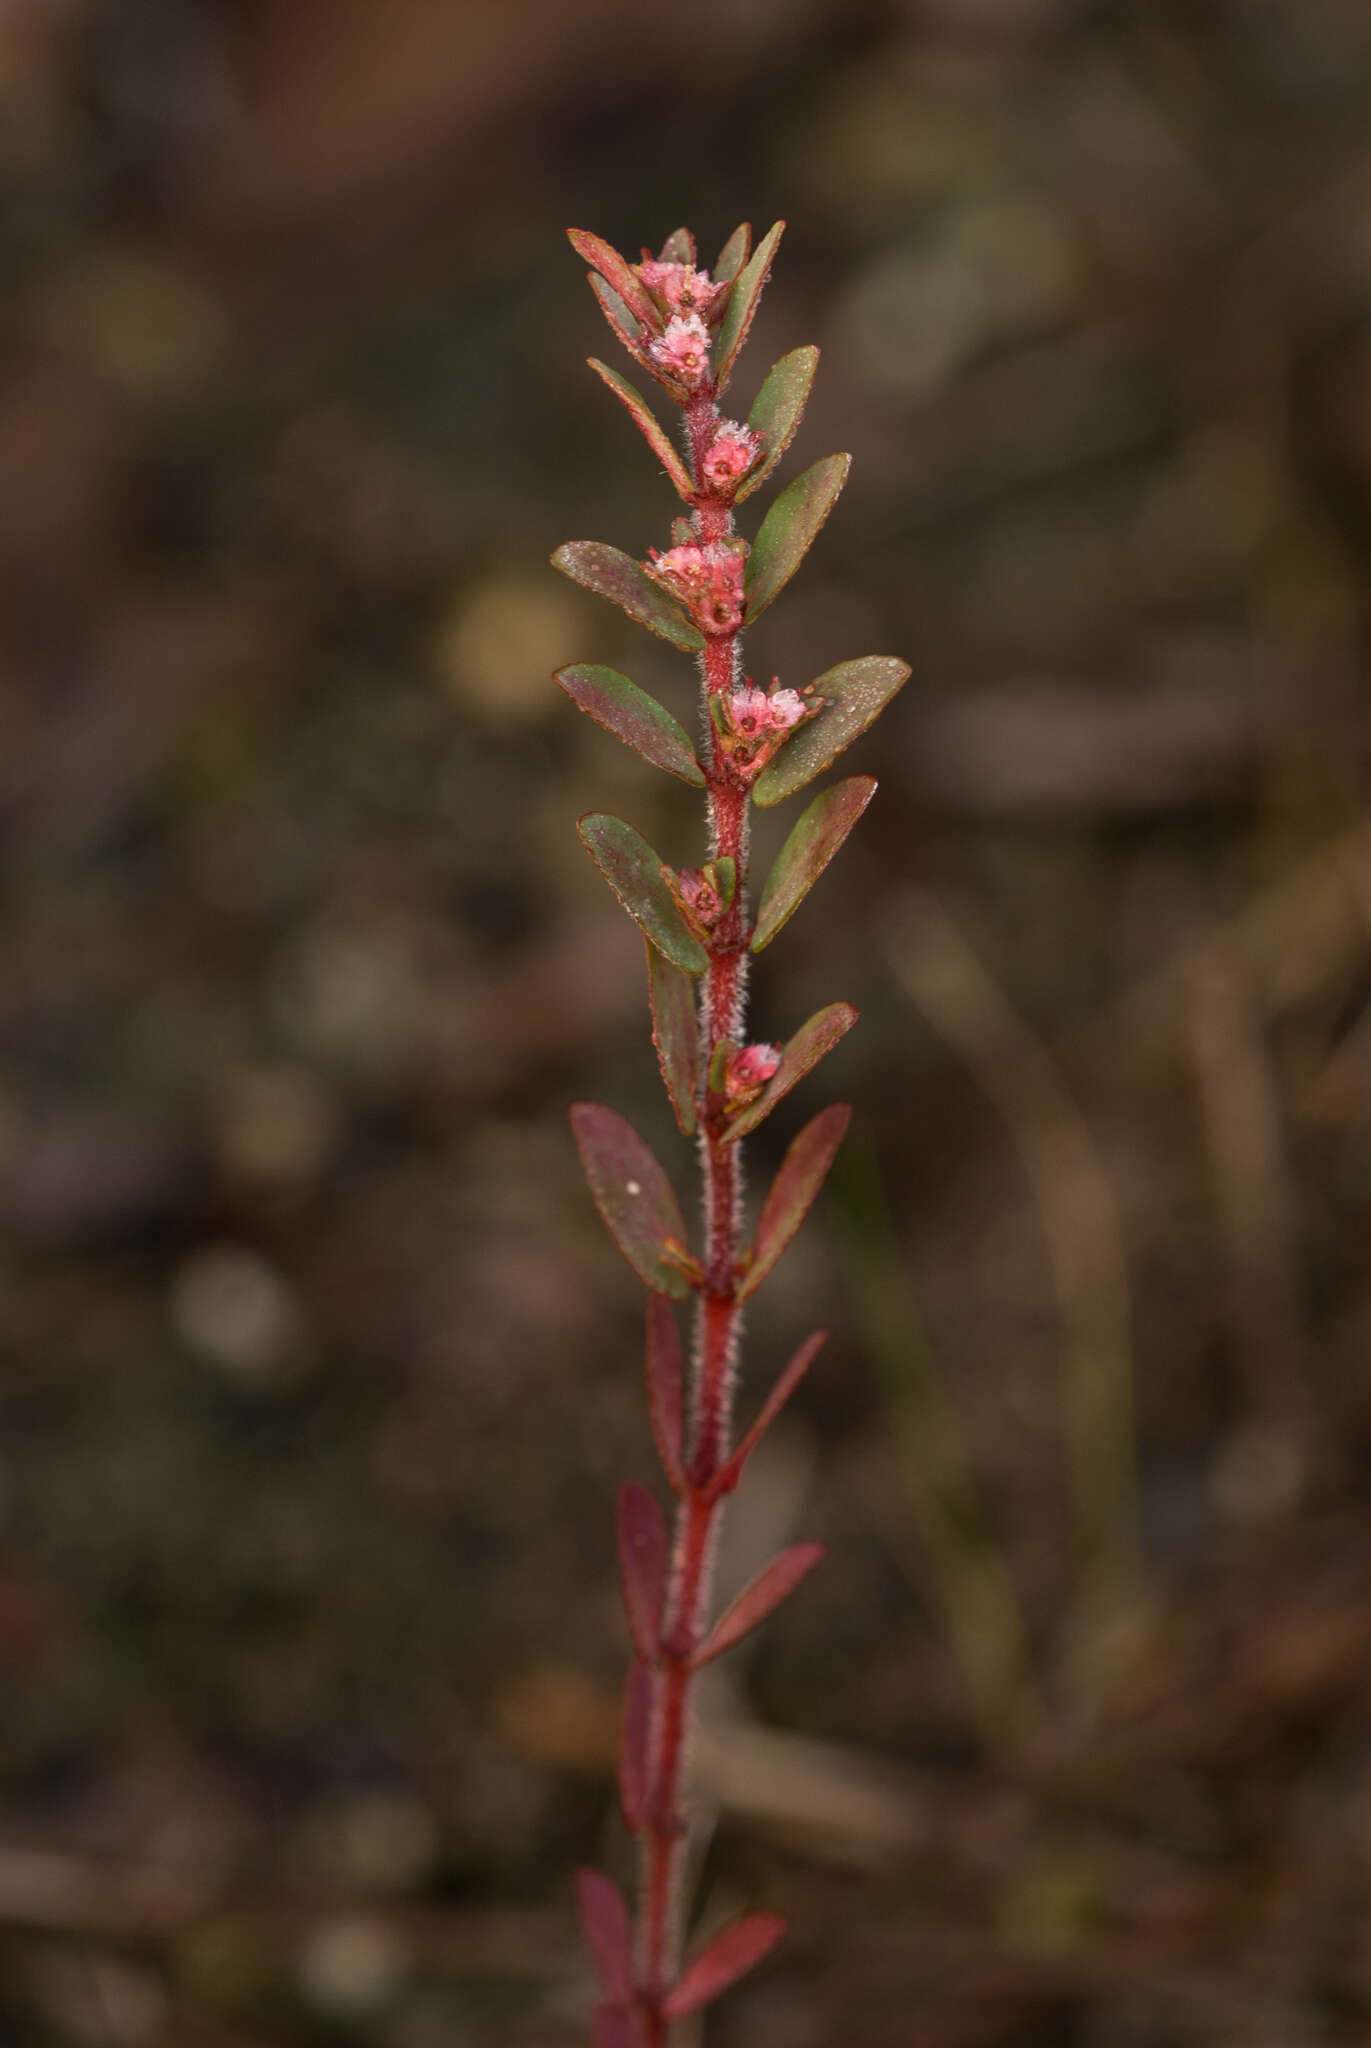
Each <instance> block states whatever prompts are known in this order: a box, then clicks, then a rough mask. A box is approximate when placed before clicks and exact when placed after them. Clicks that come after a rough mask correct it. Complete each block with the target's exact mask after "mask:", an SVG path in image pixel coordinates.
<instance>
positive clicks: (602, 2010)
mask: <svg viewBox="0 0 1371 2048" xmlns="http://www.w3.org/2000/svg"><path fill="white" fill-rule="evenodd" d="M591 2026H592V2031H593V2034H594V2048H642V2042H643V2034H642V2029H641V2027H640V2026H639V2024H638V2015H637V2014H636V2013H635V2012H634V2011H633V2009H632V2007H631V2006H627V2005H617V2004H612V2005H611V2004H605V2005H597V2006H596V2008H595V2014H594V2018H593V2020H592V2022H591Z"/></svg>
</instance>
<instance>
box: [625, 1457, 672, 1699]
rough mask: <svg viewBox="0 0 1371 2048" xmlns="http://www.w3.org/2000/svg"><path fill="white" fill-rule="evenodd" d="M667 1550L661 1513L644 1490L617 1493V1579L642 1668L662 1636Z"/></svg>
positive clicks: (635, 1488) (630, 1485) (629, 1487)
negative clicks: (619, 1582) (618, 1577)
mask: <svg viewBox="0 0 1371 2048" xmlns="http://www.w3.org/2000/svg"><path fill="white" fill-rule="evenodd" d="M668 1548H669V1545H668V1539H667V1533H666V1523H665V1522H664V1521H663V1519H662V1511H661V1509H660V1508H659V1507H658V1505H657V1503H656V1501H655V1500H654V1499H653V1498H652V1495H651V1494H650V1493H649V1492H648V1490H647V1488H646V1487H645V1486H637V1485H635V1484H634V1482H633V1481H632V1480H630V1481H629V1483H628V1484H627V1486H621V1487H620V1489H619V1576H620V1579H621V1580H622V1583H623V1592H624V1611H625V1613H626V1614H627V1615H628V1632H629V1634H630V1635H631V1636H632V1638H633V1647H634V1649H635V1650H636V1651H637V1653H638V1655H639V1657H640V1658H641V1659H642V1661H643V1663H644V1664H650V1663H651V1662H652V1660H653V1659H654V1657H655V1656H656V1655H657V1649H658V1644H659V1641H660V1638H661V1632H662V1597H663V1595H664V1593H665V1591H666V1561H667V1550H668Z"/></svg>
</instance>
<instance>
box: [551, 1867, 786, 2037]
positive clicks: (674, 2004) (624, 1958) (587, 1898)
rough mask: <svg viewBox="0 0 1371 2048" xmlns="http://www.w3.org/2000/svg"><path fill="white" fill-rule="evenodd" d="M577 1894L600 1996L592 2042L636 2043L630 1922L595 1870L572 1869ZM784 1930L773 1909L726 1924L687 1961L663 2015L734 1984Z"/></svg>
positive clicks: (681, 2014)
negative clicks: (772, 1911)
mask: <svg viewBox="0 0 1371 2048" xmlns="http://www.w3.org/2000/svg"><path fill="white" fill-rule="evenodd" d="M576 1895H577V1902H578V1904H579V1906H580V1911H581V1925H582V1927H583V1928H584V1930H585V1937H586V1945H587V1947H588V1948H589V1950H590V1953H591V1957H592V1960H593V1961H594V1964H595V1974H596V1976H597V1977H598V1978H599V1980H600V1987H601V1989H602V1990H603V1992H604V1994H605V1996H604V2002H603V2003H602V2004H601V2005H599V2006H598V2007H597V2008H596V2013H595V2042H596V2048H639V2044H640V2042H641V2039H642V2035H641V2032H640V2030H639V2026H638V2019H637V2014H636V2011H635V1994H634V1988H633V1928H632V1922H631V1920H630V1918H629V1911H628V1907H627V1905H626V1903H625V1901H624V1896H623V1893H622V1892H621V1891H620V1890H619V1887H618V1886H617V1885H616V1884H615V1883H614V1882H613V1880H612V1879H611V1878H608V1877H606V1876H604V1874H603V1873H602V1872H601V1871H598V1870H581V1871H578V1872H577V1874H576ZM784 1932H785V1922H784V1920H782V1919H781V1917H780V1915H779V1914H777V1913H749V1914H747V1915H745V1917H744V1918H743V1919H741V1920H735V1921H734V1923H733V1925H732V1926H731V1927H725V1928H724V1929H723V1931H722V1932H721V1933H719V1934H716V1935H715V1937H714V1939H713V1940H712V1941H710V1942H708V1943H707V1944H706V1945H705V1947H704V1948H703V1949H701V1951H700V1953H699V1954H698V1955H697V1956H696V1957H695V1958H694V1960H693V1961H691V1962H689V1963H687V1965H686V1967H685V1969H684V1970H683V1971H682V1973H681V1975H680V1976H679V1977H678V1978H677V1980H676V1982H675V1984H674V1985H673V1986H672V1988H671V1990H670V1991H669V1992H668V1993H667V1995H666V1998H665V1999H664V2000H663V2002H662V2014H663V2017H664V2018H665V2019H667V2020H680V2019H685V2018H686V2017H687V2015H688V2014H690V2013H692V2012H698V2011H699V2010H700V2009H701V2007H702V2006H706V2005H709V2004H711V2003H712V2002H713V2000H714V1999H716V1998H717V1997H718V1996H719V1994H720V1993H721V1992H723V1991H726V1990H727V1989H728V1987H729V1985H730V1984H736V1983H737V1981H738V1979H739V1978H740V1977H742V1976H744V1975H745V1974H746V1973H747V1971H749V1970H751V1969H753V1968H754V1967H755V1966H756V1965H757V1964H758V1963H759V1962H761V1960H762V1958H763V1957H764V1956H765V1955H768V1954H769V1953H770V1951H771V1950H772V1949H773V1948H774V1947H775V1946H776V1943H777V1942H778V1941H779V1940H780V1938H781V1936H782V1935H783V1934H784Z"/></svg>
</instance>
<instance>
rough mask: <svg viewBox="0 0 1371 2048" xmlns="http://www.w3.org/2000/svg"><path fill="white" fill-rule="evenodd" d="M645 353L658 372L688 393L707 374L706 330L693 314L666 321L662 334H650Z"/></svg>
mask: <svg viewBox="0 0 1371 2048" xmlns="http://www.w3.org/2000/svg"><path fill="white" fill-rule="evenodd" d="M647 352H648V354H649V355H650V356H651V358H652V360H653V362H654V363H656V365H657V367H658V369H660V370H666V371H667V372H668V373H669V375H671V376H673V377H676V378H678V379H679V381H680V382H681V383H682V384H684V385H685V387H686V389H687V390H688V391H694V390H695V389H697V387H698V386H699V385H701V384H703V382H704V380H705V378H706V377H707V376H708V375H709V329H708V328H707V327H706V326H705V323H704V321H703V320H701V319H700V318H699V316H698V315H697V314H695V313H689V314H687V315H686V316H685V317H684V318H682V317H681V316H680V315H679V314H678V315H677V316H676V317H675V318H674V319H671V320H668V321H667V323H666V333H665V334H660V335H654V336H653V337H652V338H651V339H650V340H649V342H648V344H647Z"/></svg>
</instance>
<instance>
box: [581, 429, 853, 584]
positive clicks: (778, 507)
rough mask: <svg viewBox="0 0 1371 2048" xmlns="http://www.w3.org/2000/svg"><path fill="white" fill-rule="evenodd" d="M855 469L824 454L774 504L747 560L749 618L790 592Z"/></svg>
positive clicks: (846, 461) (849, 461)
mask: <svg viewBox="0 0 1371 2048" xmlns="http://www.w3.org/2000/svg"><path fill="white" fill-rule="evenodd" d="M851 467H852V457H851V456H850V455H825V457H824V458H823V461H822V462H816V463H815V464H814V465H813V467H812V468H810V469H807V470H805V471H804V472H803V474H802V475H800V476H797V477H796V479H795V481H794V483H793V484H787V485H786V487H785V489H784V490H783V491H782V492H781V495H780V497H779V498H777V499H776V500H775V501H774V503H773V504H772V506H771V508H770V510H769V511H768V512H767V515H766V518H765V519H764V520H763V521H762V524H761V527H760V529H759V531H758V534H757V538H756V540H754V541H753V543H752V552H751V554H750V555H749V556H748V558H747V575H746V583H747V616H748V619H749V620H752V619H755V618H758V617H759V616H760V615H761V613H762V612H764V611H765V610H766V608H767V606H768V605H769V604H770V603H771V601H772V599H773V598H775V597H778V596H779V595H780V593H781V591H783V590H784V589H785V586H786V584H787V583H789V581H790V579H791V577H792V576H793V575H794V574H795V571H796V570H797V569H798V568H799V566H800V564H801V562H802V561H803V560H804V558H805V556H806V555H807V554H808V553H809V550H810V549H811V548H812V547H813V545H814V542H815V540H816V539H817V538H818V535H819V531H820V529H821V527H822V526H823V523H824V521H825V520H826V519H827V517H828V515H829V513H830V512H831V511H832V510H833V507H834V504H835V502H836V500H837V496H838V493H839V491H840V490H841V489H842V487H843V485H844V484H845V483H846V482H847V472H848V470H849V469H850V468H851ZM553 560H554V561H555V560H556V556H555V555H554V556H553Z"/></svg>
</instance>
